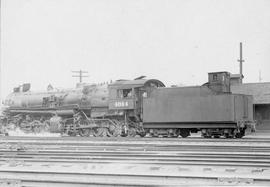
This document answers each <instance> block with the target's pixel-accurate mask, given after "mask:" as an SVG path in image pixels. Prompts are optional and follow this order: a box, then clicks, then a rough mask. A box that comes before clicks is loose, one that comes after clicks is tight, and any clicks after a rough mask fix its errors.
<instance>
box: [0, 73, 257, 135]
mask: <svg viewBox="0 0 270 187" xmlns="http://www.w3.org/2000/svg"><path fill="white" fill-rule="evenodd" d="M208 79H209V81H208V83H206V84H204V85H203V86H193V87H165V85H164V84H163V83H162V82H161V81H159V80H156V79H144V77H139V78H137V79H135V80H118V81H116V82H114V83H111V84H99V85H96V84H93V85H87V84H83V85H80V86H77V88H75V89H65V90H57V89H51V90H47V91H45V92H31V91H29V90H30V85H29V84H24V85H23V86H21V87H18V88H15V89H14V92H13V93H12V94H10V95H9V96H8V97H7V99H6V100H5V103H4V104H5V105H6V108H5V111H4V114H5V120H3V121H2V123H5V125H6V126H8V124H14V125H15V126H16V127H20V128H21V129H22V130H24V131H27V132H31V131H34V132H40V131H42V130H46V131H47V130H49V131H51V132H61V133H67V134H69V135H70V136H76V135H77V134H79V135H80V136H90V135H93V136H100V137H102V136H135V135H140V136H145V135H146V134H150V135H151V136H161V135H162V136H167V137H177V136H179V135H180V136H181V137H187V136H189V135H190V132H198V131H201V133H202V136H203V137H219V136H224V137H226V138H233V137H235V138H241V137H243V136H244V135H245V130H246V128H247V127H249V126H251V125H252V122H253V102H252V96H248V95H241V94H232V93H231V92H230V74H229V73H228V72H215V73H209V74H208Z"/></svg>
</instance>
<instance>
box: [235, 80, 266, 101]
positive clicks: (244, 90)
mask: <svg viewBox="0 0 270 187" xmlns="http://www.w3.org/2000/svg"><path fill="white" fill-rule="evenodd" d="M231 92H232V93H240V94H247V95H253V98H254V104H270V82H263V83H245V84H237V85H232V86H231Z"/></svg>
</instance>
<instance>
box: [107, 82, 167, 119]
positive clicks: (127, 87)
mask: <svg viewBox="0 0 270 187" xmlns="http://www.w3.org/2000/svg"><path fill="white" fill-rule="evenodd" d="M164 86H165V85H164V84H163V83H162V82H161V81H159V80H155V79H149V80H146V79H135V80H118V81H116V82H114V83H112V84H110V85H109V110H113V111H116V112H118V113H121V114H127V115H128V116H129V117H134V118H135V119H136V121H141V116H142V111H143V110H142V106H143V98H144V97H147V95H149V93H150V92H151V91H152V90H153V89H155V88H157V87H164Z"/></svg>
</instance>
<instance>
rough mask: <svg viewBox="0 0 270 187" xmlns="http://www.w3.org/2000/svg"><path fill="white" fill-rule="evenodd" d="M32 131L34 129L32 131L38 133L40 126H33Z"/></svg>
mask: <svg viewBox="0 0 270 187" xmlns="http://www.w3.org/2000/svg"><path fill="white" fill-rule="evenodd" d="M33 131H34V133H40V132H41V126H34V127H33Z"/></svg>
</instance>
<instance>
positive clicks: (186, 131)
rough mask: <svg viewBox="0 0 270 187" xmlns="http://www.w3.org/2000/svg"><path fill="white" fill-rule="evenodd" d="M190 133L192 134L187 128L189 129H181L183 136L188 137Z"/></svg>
mask: <svg viewBox="0 0 270 187" xmlns="http://www.w3.org/2000/svg"><path fill="white" fill-rule="evenodd" d="M189 135H190V133H189V130H187V129H181V130H180V136H181V137H182V138H186V137H188V136H189Z"/></svg>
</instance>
